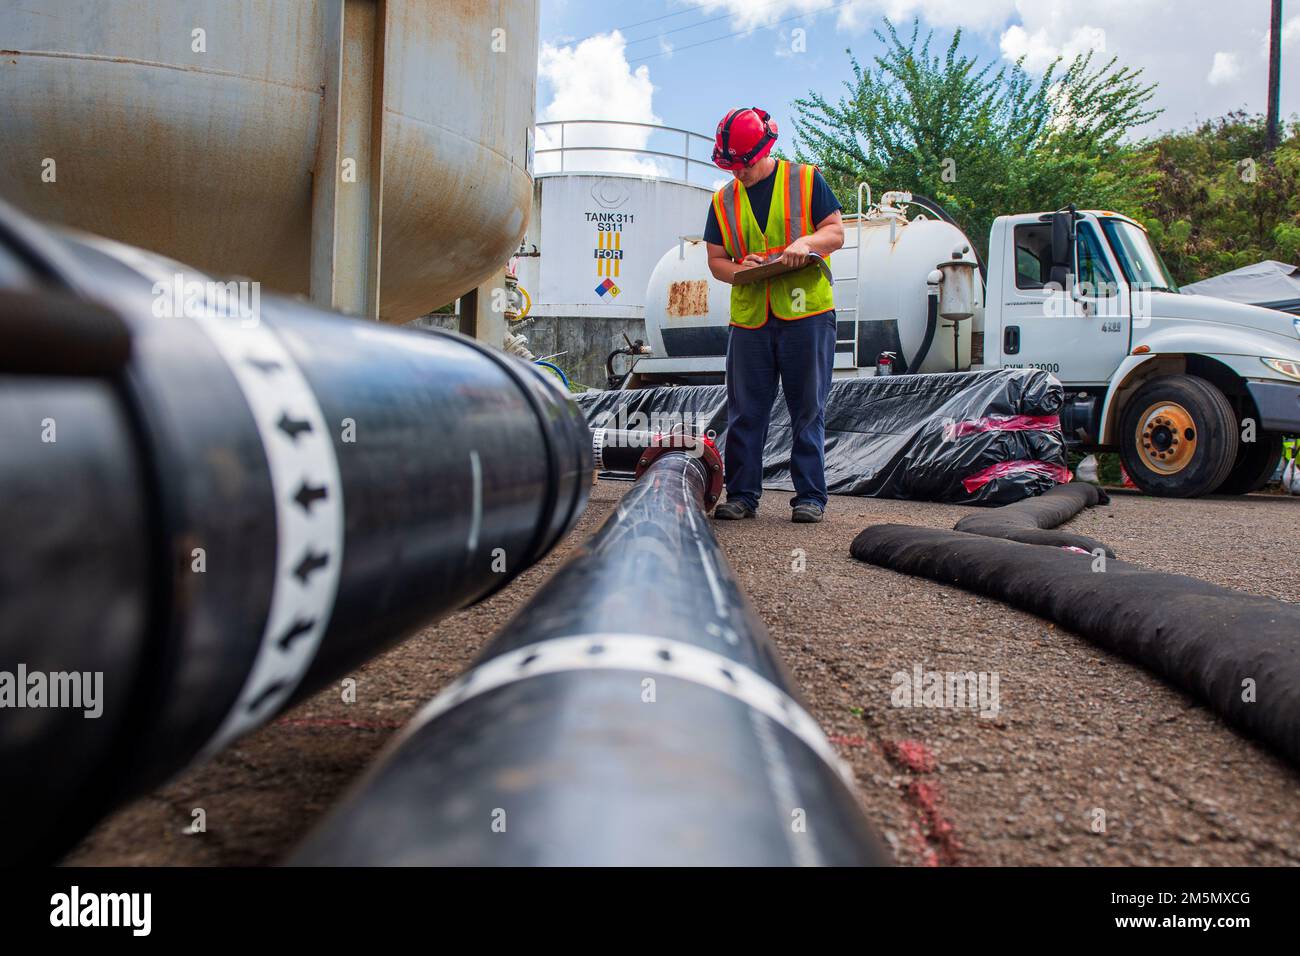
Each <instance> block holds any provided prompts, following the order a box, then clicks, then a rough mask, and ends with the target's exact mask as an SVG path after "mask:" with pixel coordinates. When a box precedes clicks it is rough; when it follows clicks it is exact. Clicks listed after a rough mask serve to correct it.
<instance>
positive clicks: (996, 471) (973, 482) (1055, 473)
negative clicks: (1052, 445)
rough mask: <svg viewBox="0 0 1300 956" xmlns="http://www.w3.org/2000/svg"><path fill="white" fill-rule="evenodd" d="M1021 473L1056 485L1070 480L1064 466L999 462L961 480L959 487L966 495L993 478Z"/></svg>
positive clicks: (1039, 462)
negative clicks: (1040, 477)
mask: <svg viewBox="0 0 1300 956" xmlns="http://www.w3.org/2000/svg"><path fill="white" fill-rule="evenodd" d="M1023 472H1029V473H1030V474H1034V475H1045V476H1047V477H1048V478H1051V479H1053V480H1055V482H1056V483H1057V484H1058V485H1063V484H1065V483H1066V482H1067V481H1069V480H1070V469H1069V468H1066V467H1065V466H1064V465H1053V464H1052V463H1051V462H1048V461H1024V460H1022V461H1000V462H998V463H997V464H994V465H989V466H988V467H987V468H984V469H982V470H980V471H977V472H975V474H973V475H971V476H970V477H969V478H963V479H962V480H961V486H962V487H963V488H965V489H966V493H967V494H971V493H973V492H975V491H977V490H978V489H980V488H983V487H984V486H985V485H987V484H988V483H989V482H990V481H992V480H993V479H994V478H1001V477H1003V476H1004V475H1018V474H1021V473H1023Z"/></svg>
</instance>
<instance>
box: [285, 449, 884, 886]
mask: <svg viewBox="0 0 1300 956" xmlns="http://www.w3.org/2000/svg"><path fill="white" fill-rule="evenodd" d="M711 460H712V462H713V463H716V453H712V459H711V458H710V454H704V455H699V456H696V455H692V454H690V453H689V452H688V451H683V450H673V449H669V450H665V451H663V452H662V453H661V454H659V455H658V457H657V458H655V460H654V461H653V462H651V463H650V464H649V465H648V467H646V469H645V470H644V471H643V473H642V474H641V477H640V478H639V479H638V481H637V483H636V484H635V485H634V486H633V487H632V489H631V490H630V491H629V492H628V493H627V494H626V495H625V496H624V497H623V499H622V500H621V501H620V502H619V504H618V507H617V508H616V509H615V511H614V513H613V514H612V515H611V516H610V518H609V519H608V520H607V521H606V522H605V524H604V526H603V527H602V528H601V529H600V530H599V531H598V532H597V533H596V535H595V536H594V537H593V538H592V539H591V540H590V541H588V542H587V543H586V544H584V545H583V546H582V547H581V548H580V549H578V551H577V553H576V554H575V556H574V557H573V558H572V559H571V560H570V561H569V562H568V563H567V564H566V565H565V566H564V567H563V568H561V569H560V571H559V572H557V573H556V575H555V576H554V577H553V578H551V579H550V580H549V581H547V582H546V583H545V584H544V585H543V586H542V588H541V589H540V590H539V591H538V592H537V594H536V595H535V596H534V597H533V598H532V600H530V601H529V602H528V604H527V605H526V606H525V607H524V608H523V609H522V610H521V611H520V612H519V613H518V614H517V615H516V616H515V618H514V619H513V620H512V621H511V622H510V623H509V624H507V625H506V627H505V628H504V629H503V630H502V631H501V632H500V633H498V634H497V636H496V637H495V638H494V639H493V640H492V642H491V643H490V644H489V645H488V647H487V649H486V650H485V651H484V653H483V655H482V656H481V657H480V658H479V660H478V661H477V662H476V664H475V665H474V666H473V667H472V668H471V669H470V670H468V671H467V672H466V673H465V674H464V675H462V676H461V677H460V678H459V679H458V680H457V681H455V682H454V683H453V684H452V685H451V686H449V687H447V688H446V689H445V690H443V692H442V693H441V694H440V695H439V696H438V697H436V698H434V700H433V701H432V703H431V704H430V705H429V706H428V707H426V708H425V710H424V712H423V713H422V714H421V715H420V716H419V717H417V718H416V719H415V721H414V722H413V723H412V724H411V725H410V726H409V727H408V728H407V729H406V730H405V731H403V733H402V735H401V737H400V739H399V741H398V742H397V743H396V744H395V745H394V746H393V747H390V748H389V750H388V751H387V752H386V753H385V754H384V755H383V756H382V757H381V758H380V760H379V761H378V763H377V765H376V766H375V767H374V768H373V769H372V770H371V771H370V772H369V774H368V775H367V777H366V779H365V780H364V781H363V782H362V783H361V784H360V785H359V786H358V787H356V788H355V789H354V790H353V792H352V793H351V794H350V795H348V796H347V797H346V798H345V799H344V801H343V803H342V804H341V806H340V807H339V808H337V809H336V810H335V811H334V812H333V813H332V814H331V815H330V816H329V817H328V818H327V819H326V820H325V821H324V822H323V823H322V825H321V826H320V827H319V828H318V829H317V830H316V831H315V832H314V833H313V834H312V835H311V836H310V837H309V838H308V840H307V841H306V842H305V844H304V845H303V846H302V847H300V848H299V850H298V851H297V852H296V853H295V854H294V856H293V857H292V860H291V862H294V863H297V864H306V865H349V866H351V865H373V864H414V865H446V864H466V865H537V864H540V865H583V866H586V865H597V866H600V865H681V864H690V865H712V866H716V865H751V866H759V865H787V864H873V863H882V862H885V861H886V859H887V856H886V854H885V852H884V851H883V850H882V849H881V847H880V845H879V843H878V841H877V840H876V839H875V837H874V836H873V834H872V832H871V829H870V827H869V825H868V824H867V822H866V820H865V818H864V817H863V815H862V812H861V810H860V808H859V806H858V804H857V801H856V799H855V797H854V794H853V790H852V787H851V784H850V782H849V780H848V779H847V778H846V776H845V775H844V771H842V769H841V767H842V764H841V762H840V760H839V758H838V757H837V755H836V754H835V753H834V751H833V749H832V748H831V746H830V744H829V743H828V742H827V741H826V738H825V737H824V736H823V735H822V733H821V731H820V730H819V729H818V727H817V724H816V722H815V721H814V720H813V719H812V717H811V716H809V714H808V713H807V711H806V710H805V709H804V708H803V706H802V705H801V704H800V703H799V701H798V700H797V699H796V697H795V691H794V683H793V681H792V680H791V678H790V677H789V675H788V674H787V672H786V670H785V668H784V667H783V666H782V665H781V664H780V662H779V660H778V658H777V653H776V650H775V648H774V647H773V645H772V643H771V641H770V640H769V638H768V636H767V634H766V632H765V630H764V628H763V625H762V624H761V622H760V621H759V620H758V618H757V617H756V615H755V614H754V612H753V610H752V609H751V608H750V606H749V604H748V603H747V602H746V601H745V599H744V597H743V596H742V594H741V591H740V588H739V586H738V585H737V583H736V580H735V578H734V577H733V576H732V574H731V571H730V569H729V568H728V567H727V564H726V561H725V559H724V558H723V556H722V552H721V549H720V548H719V547H718V543H717V541H716V539H715V538H714V536H713V531H712V529H711V528H710V524H709V521H708V520H707V519H706V518H705V516H704V511H703V505H704V499H705V495H706V494H707V489H708V487H709V485H710V482H711V481H712V475H713V474H714V472H713V471H712V469H711V468H710V462H711Z"/></svg>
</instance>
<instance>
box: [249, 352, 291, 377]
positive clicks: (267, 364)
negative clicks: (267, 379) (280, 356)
mask: <svg viewBox="0 0 1300 956" xmlns="http://www.w3.org/2000/svg"><path fill="white" fill-rule="evenodd" d="M248 364H249V365H251V366H253V368H255V369H257V370H258V371H259V372H264V373H266V374H268V375H269V374H270V373H271V372H278V371H280V369H282V368H283V367H284V366H282V365H281V364H280V363H279V362H277V361H276V360H275V359H264V358H257V357H256V356H253V355H250V356H249V357H248Z"/></svg>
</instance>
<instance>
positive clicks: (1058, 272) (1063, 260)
mask: <svg viewBox="0 0 1300 956" xmlns="http://www.w3.org/2000/svg"><path fill="white" fill-rule="evenodd" d="M1073 272H1074V209H1073V207H1071V208H1070V209H1063V210H1061V211H1060V212H1055V213H1053V214H1052V268H1051V272H1050V274H1049V275H1048V280H1049V281H1050V282H1054V283H1056V285H1057V287H1058V288H1061V289H1065V288H1067V287H1068V286H1069V284H1070V276H1071V275H1072V274H1073Z"/></svg>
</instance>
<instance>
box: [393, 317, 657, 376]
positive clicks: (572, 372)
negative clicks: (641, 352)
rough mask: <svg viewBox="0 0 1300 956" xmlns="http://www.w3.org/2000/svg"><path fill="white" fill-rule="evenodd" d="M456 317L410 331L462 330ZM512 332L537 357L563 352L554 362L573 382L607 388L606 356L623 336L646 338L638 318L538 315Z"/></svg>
mask: <svg viewBox="0 0 1300 956" xmlns="http://www.w3.org/2000/svg"><path fill="white" fill-rule="evenodd" d="M458 323H459V318H458V317H457V316H456V315H455V314H450V315H447V314H436V315H425V316H421V317H420V318H418V319H416V320H415V321H414V322H411V323H410V324H409V327H410V328H429V327H435V328H442V329H451V330H453V331H455V330H457V329H458V328H459V325H458ZM513 331H515V332H517V333H519V334H521V335H523V336H524V338H526V339H528V349H529V351H531V352H532V353H533V354H534V355H536V356H537V357H538V358H543V357H545V356H547V355H553V354H555V353H556V352H564V353H565V354H564V355H560V356H558V357H557V358H554V359H551V361H553V362H554V363H555V364H556V365H558V366H559V367H560V368H562V369H564V373H565V374H566V375H568V376H569V379H570V380H571V381H573V382H580V383H581V384H583V385H589V386H591V387H593V388H604V387H605V357H606V356H608V355H609V353H610V352H612V351H613V350H614V349H616V348H618V347H619V346H620V345H624V344H626V343H624V341H623V333H624V332H626V333H627V336H628V338H630V339H631V340H632V341H634V342H635V341H636V340H637V339H644V338H645V322H644V321H642V320H641V319H638V318H609V317H593V316H571V315H564V316H550V315H546V316H537V317H535V318H532V319H528V320H526V321H525V322H524V323H523V324H522V325H521V326H519V327H517V328H515V329H514V330H513Z"/></svg>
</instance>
